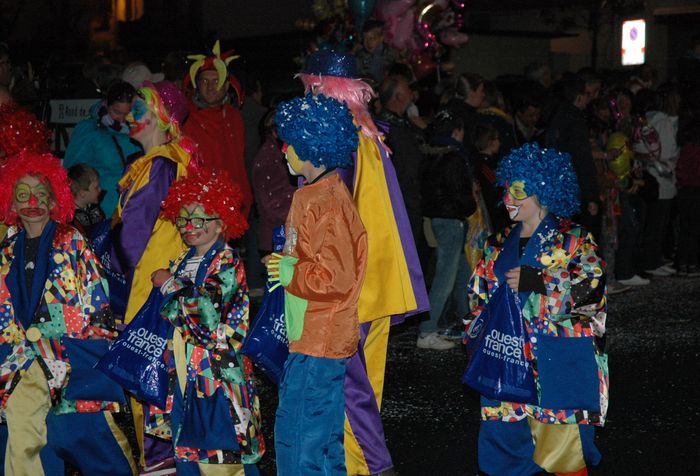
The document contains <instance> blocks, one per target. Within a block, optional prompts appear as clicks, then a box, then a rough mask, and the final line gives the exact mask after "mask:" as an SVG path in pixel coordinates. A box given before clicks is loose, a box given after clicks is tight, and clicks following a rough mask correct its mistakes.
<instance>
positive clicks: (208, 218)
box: [175, 203, 223, 256]
mask: <svg viewBox="0 0 700 476" xmlns="http://www.w3.org/2000/svg"><path fill="white" fill-rule="evenodd" d="M175 226H177V229H178V231H179V232H180V236H181V237H182V241H184V242H185V244H186V245H187V246H194V247H195V248H196V249H197V253H196V254H197V256H202V255H203V254H204V253H206V252H207V251H209V248H211V247H212V245H213V244H214V243H215V242H216V240H218V239H219V237H220V236H221V232H222V231H223V224H222V222H221V220H220V219H219V217H218V216H212V215H207V213H206V212H205V211H204V206H203V205H201V204H200V203H192V204H189V205H185V206H184V207H182V208H181V209H180V213H179V214H178V217H177V218H176V219H175Z"/></svg>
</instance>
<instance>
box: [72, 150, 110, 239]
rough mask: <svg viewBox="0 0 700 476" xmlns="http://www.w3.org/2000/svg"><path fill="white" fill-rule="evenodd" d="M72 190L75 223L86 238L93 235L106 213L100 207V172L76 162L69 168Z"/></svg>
mask: <svg viewBox="0 0 700 476" xmlns="http://www.w3.org/2000/svg"><path fill="white" fill-rule="evenodd" d="M68 178H70V191H71V193H72V194H73V199H74V200H75V217H74V218H73V225H74V226H75V227H76V228H77V229H78V230H80V232H81V233H82V234H83V236H85V237H86V238H88V239H90V238H92V236H93V231H94V230H95V227H96V226H97V225H99V224H100V223H102V222H103V221H104V219H105V214H104V212H103V211H102V209H101V208H100V194H101V193H102V189H101V188H100V174H99V172H97V169H95V168H94V167H91V166H89V165H87V164H76V165H74V166H72V167H71V168H69V169H68Z"/></svg>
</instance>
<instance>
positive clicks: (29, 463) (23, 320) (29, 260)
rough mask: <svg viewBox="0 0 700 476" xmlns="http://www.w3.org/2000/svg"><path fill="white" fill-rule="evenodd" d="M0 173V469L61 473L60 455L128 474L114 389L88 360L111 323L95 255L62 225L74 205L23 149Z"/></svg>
mask: <svg viewBox="0 0 700 476" xmlns="http://www.w3.org/2000/svg"><path fill="white" fill-rule="evenodd" d="M0 174H2V177H3V180H2V183H1V184H0V219H2V220H3V221H4V222H5V223H8V224H11V225H13V226H15V227H16V229H15V230H14V231H15V232H14V233H13V234H12V235H11V237H10V238H8V239H6V240H4V241H3V243H2V249H1V250H0V275H1V280H0V419H1V420H2V424H3V425H6V429H4V431H0V445H2V443H5V444H4V445H2V451H4V453H5V473H4V474H12V475H43V474H63V473H64V472H65V469H64V460H69V461H70V462H71V464H73V465H74V466H78V469H79V470H80V471H81V473H82V474H113V475H125V476H126V475H131V474H134V471H135V466H134V464H133V461H132V457H131V449H130V448H129V447H128V444H126V443H125V441H126V440H125V437H124V434H123V433H122V432H121V430H119V429H118V428H117V427H116V425H115V424H114V419H113V417H112V412H116V411H119V407H120V403H123V402H124V401H125V399H124V393H123V391H122V390H121V389H120V388H118V387H115V386H114V385H113V383H112V382H111V381H109V380H108V379H105V378H103V377H102V376H100V375H99V373H98V372H95V370H94V369H93V368H92V367H93V365H94V364H95V363H96V361H97V359H98V358H99V357H100V356H101V355H102V354H104V352H105V351H106V350H107V348H108V346H109V343H110V341H111V339H112V338H113V337H114V322H113V318H112V313H111V311H110V309H109V296H108V290H107V286H106V283H105V281H104V280H103V279H102V277H101V275H100V264H99V262H98V260H97V258H96V257H95V255H94V254H93V252H92V250H91V249H90V247H89V246H88V244H87V242H86V241H85V239H84V238H83V236H82V235H81V234H80V233H79V232H78V231H77V230H76V229H75V228H73V227H71V226H70V225H68V224H67V223H68V222H70V220H71V219H72V218H73V212H74V208H75V206H74V203H73V196H72V194H71V191H70V185H69V180H68V176H67V174H66V171H65V169H64V168H63V167H62V166H61V163H60V161H59V160H58V159H57V158H56V157H54V156H52V155H50V154H41V153H37V152H32V151H26V150H25V151H22V152H19V154H17V155H16V156H14V157H13V158H12V159H11V160H8V161H6V162H5V164H4V165H3V166H2V169H1V170H0ZM96 434H99V435H100V438H99V440H98V441H96V440H95V435H96ZM5 448H6V449H5ZM40 453H41V457H40V456H39V454H40Z"/></svg>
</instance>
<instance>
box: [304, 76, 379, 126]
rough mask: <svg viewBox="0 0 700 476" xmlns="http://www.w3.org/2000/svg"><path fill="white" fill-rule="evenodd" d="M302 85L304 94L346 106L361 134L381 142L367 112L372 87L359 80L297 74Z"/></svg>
mask: <svg viewBox="0 0 700 476" xmlns="http://www.w3.org/2000/svg"><path fill="white" fill-rule="evenodd" d="M296 77H298V78H299V79H300V80H301V82H302V83H303V84H304V89H305V92H307V93H313V94H323V95H325V96H328V97H332V98H333V99H337V100H338V101H340V102H344V103H345V104H347V106H348V109H350V112H351V113H352V115H353V117H354V118H355V122H357V125H358V126H360V127H361V128H362V133H363V134H364V135H365V136H367V137H369V138H370V139H379V140H381V138H382V137H381V136H382V134H381V133H380V132H379V130H377V126H376V125H375V124H374V121H373V120H372V116H371V115H370V113H369V111H368V110H367V106H368V104H369V102H370V100H371V99H372V98H373V97H375V96H376V94H375V93H374V90H373V89H372V86H370V85H369V84H367V83H366V82H364V81H362V80H361V79H350V78H341V77H337V76H321V75H315V74H306V73H299V74H297V76H296Z"/></svg>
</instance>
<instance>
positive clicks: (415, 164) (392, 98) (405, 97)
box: [379, 76, 427, 263]
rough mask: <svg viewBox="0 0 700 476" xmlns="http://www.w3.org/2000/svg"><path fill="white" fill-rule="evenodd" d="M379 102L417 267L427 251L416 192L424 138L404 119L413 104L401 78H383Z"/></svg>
mask: <svg viewBox="0 0 700 476" xmlns="http://www.w3.org/2000/svg"><path fill="white" fill-rule="evenodd" d="M379 102H380V103H381V112H380V113H379V119H380V120H382V121H384V122H386V123H387V124H389V133H388V134H387V136H386V144H387V145H388V146H389V148H390V149H391V150H392V152H393V155H392V162H393V163H394V167H395V168H396V176H397V178H398V181H399V185H400V186H401V193H402V194H403V200H404V203H405V204H406V211H407V212H408V219H409V221H410V223H411V230H412V231H413V238H414V239H415V240H416V246H417V247H418V255H419V256H420V257H421V263H424V262H425V258H426V253H427V250H426V244H425V238H424V237H423V215H422V213H421V190H420V181H421V173H422V167H423V154H422V153H421V150H420V146H421V144H422V143H423V142H424V138H423V133H422V131H421V130H420V129H418V128H417V127H415V126H414V125H413V123H412V122H411V121H410V120H409V119H408V118H407V117H406V110H407V109H408V107H409V106H410V105H411V104H412V102H413V92H412V91H411V86H410V85H409V84H408V81H406V79H405V78H404V77H402V76H389V77H387V78H386V79H385V80H384V81H383V82H382V85H381V87H380V89H379Z"/></svg>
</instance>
